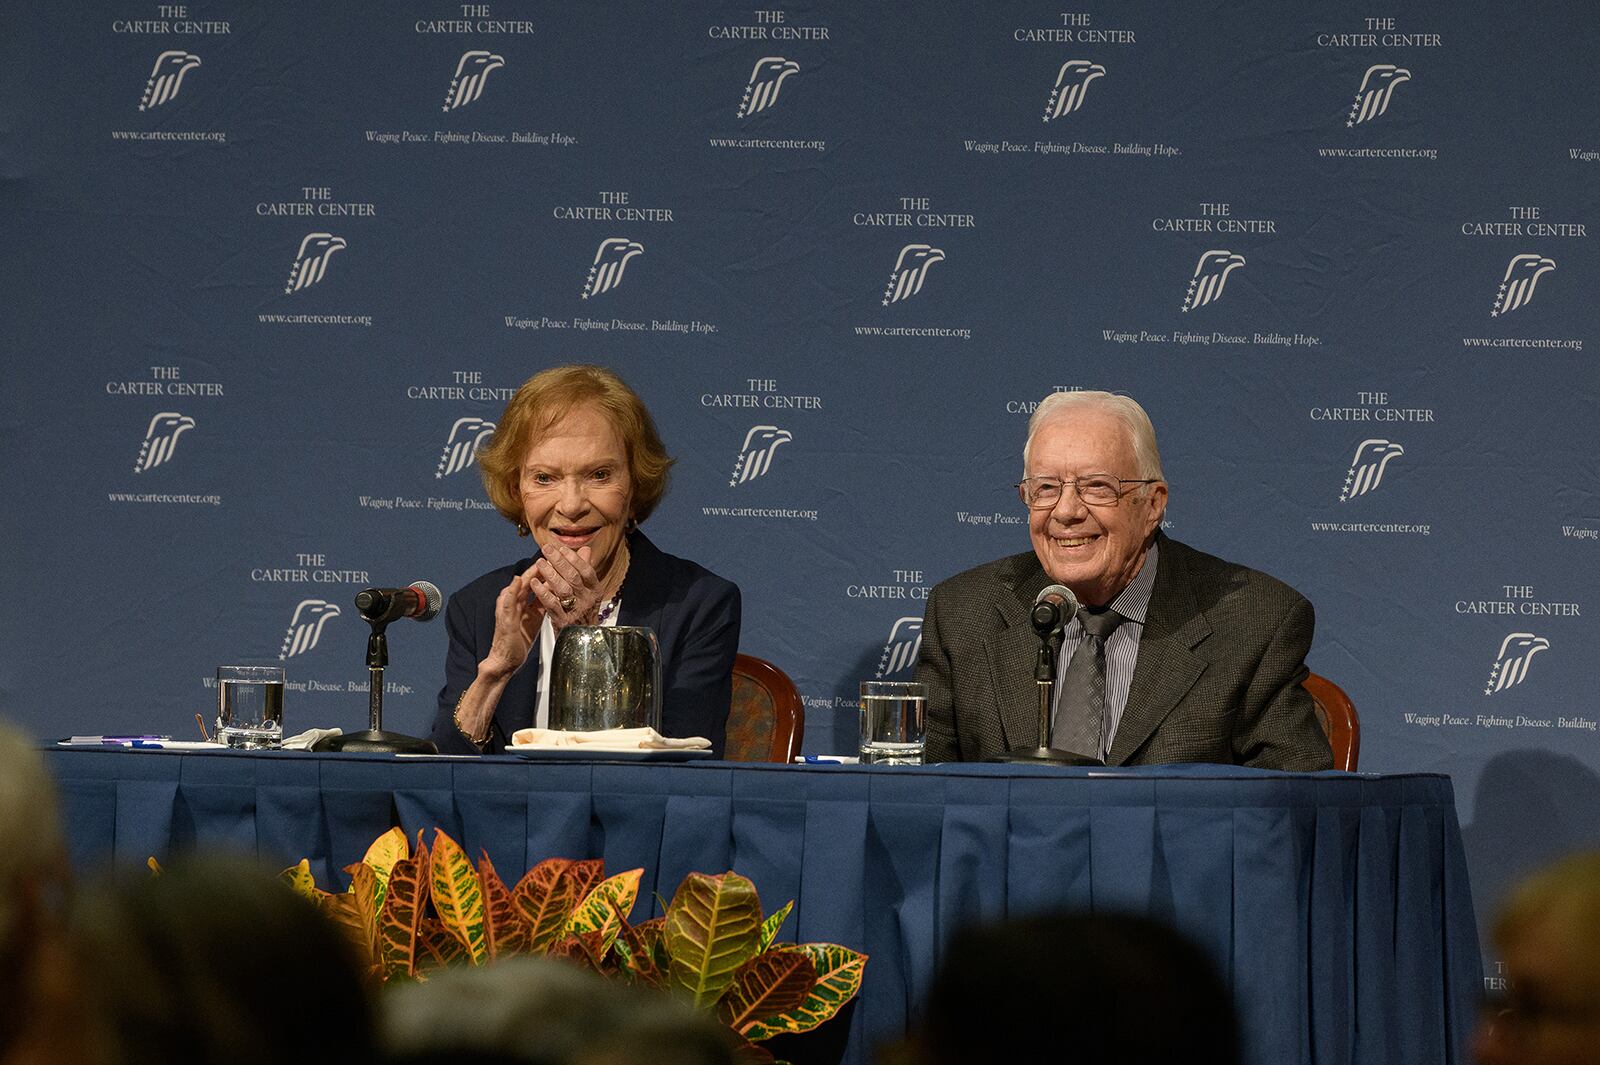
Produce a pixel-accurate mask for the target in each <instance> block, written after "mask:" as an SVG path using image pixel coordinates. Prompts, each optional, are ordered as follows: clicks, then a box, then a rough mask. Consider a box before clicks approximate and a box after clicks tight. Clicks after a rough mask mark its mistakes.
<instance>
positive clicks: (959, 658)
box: [917, 536, 1333, 770]
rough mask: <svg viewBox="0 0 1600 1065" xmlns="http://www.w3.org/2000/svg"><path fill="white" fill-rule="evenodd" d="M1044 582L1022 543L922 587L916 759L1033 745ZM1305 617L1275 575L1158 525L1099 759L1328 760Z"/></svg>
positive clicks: (1307, 765)
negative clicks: (1135, 651)
mask: <svg viewBox="0 0 1600 1065" xmlns="http://www.w3.org/2000/svg"><path fill="white" fill-rule="evenodd" d="M1049 583H1050V579H1049V578H1048V577H1047V576H1046V575H1045V572H1044V569H1043V567H1042V566H1040V565H1039V560H1038V558H1037V557H1036V556H1035V555H1034V554H1033V553H1032V552H1031V551H1030V552H1028V553H1027V554H1022V555H1012V556H1011V557H1009V558H1002V559H1000V560H998V561H996V562H990V563H987V564H985V565H982V566H979V567H977V568H976V569H971V570H968V571H967V572H965V573H960V574H957V575H956V576H954V577H951V578H950V579H949V580H946V581H943V582H941V583H940V584H939V585H938V586H936V587H935V588H934V589H933V591H932V593H931V594H930V595H929V596H928V609H927V614H926V617H925V618H924V620H923V627H922V652H921V656H920V658H919V660H918V663H917V679H918V680H919V681H922V682H923V683H925V684H927V685H928V719H927V760H928V761H929V762H947V761H979V760H981V759H984V758H988V757H990V756H991V755H996V754H1001V753H1003V752H1005V751H1007V750H1010V749H1014V748H1019V747H1033V746H1035V745H1037V743H1038V733H1039V703H1038V695H1037V694H1036V691H1037V689H1036V687H1035V682H1034V679H1033V662H1034V655H1035V652H1036V650H1037V648H1038V646H1039V641H1038V637H1037V636H1035V635H1034V632H1033V628H1032V626H1031V625H1030V624H1029V623H1028V614H1029V611H1030V608H1031V607H1032V606H1033V601H1034V597H1035V596H1036V595H1038V594H1039V592H1040V590H1041V589H1043V588H1044V587H1045V586H1046V585H1047V584H1049ZM1313 624H1314V620H1313V615H1312V610H1311V604H1310V603H1309V602H1308V601H1307V600H1306V599H1305V597H1303V596H1302V595H1300V593H1298V592H1296V591H1295V590H1294V589H1293V588H1290V587H1289V586H1288V585H1286V584H1284V583H1283V582H1281V581H1278V580H1275V579H1274V578H1272V577H1269V576H1267V575H1266V574H1265V573H1260V572H1257V571H1256V570H1253V569H1247V568H1246V567H1244V566H1236V565H1234V564H1233V563H1231V562H1224V561H1223V560H1222V559H1220V558H1217V557H1215V556H1213V555H1208V554H1205V553H1204V552H1201V551H1196V550H1195V549H1194V548H1192V547H1189V546H1187V545H1185V544H1181V543H1179V542H1178V541H1176V540H1171V539H1167V538H1166V537H1165V536H1163V537H1162V539H1161V551H1160V554H1159V556H1158V559H1157V566H1156V578H1155V585H1154V587H1153V588H1152V589H1151V594H1150V608H1149V611H1148V613H1147V614H1146V616H1145V623H1144V632H1143V634H1142V635H1141V636H1140V638H1139V657H1138V660H1137V662H1135V664H1134V669H1133V681H1132V683H1131V684H1130V686H1129V688H1128V703H1127V707H1126V709H1125V710H1124V711H1123V713H1122V720H1121V722H1120V723H1119V724H1118V726H1117V732H1116V735H1115V736H1114V737H1113V738H1112V742H1111V752H1110V754H1109V755H1108V756H1107V758H1106V763H1107V764H1108V765H1158V764H1164V763H1170V762H1217V763H1222V764H1225V765H1227V764H1233V765H1250V766H1260V767H1262V768H1266V769H1301V770H1308V769H1329V768H1332V765H1333V755H1332V752H1331V750H1330V749H1329V747H1328V740H1327V737H1326V736H1325V735H1324V734H1323V732H1322V729H1321V727H1320V726H1319V725H1318V724H1317V719H1316V712H1315V710H1314V709H1313V708H1312V701H1311V696H1310V695H1309V694H1307V692H1306V690H1305V689H1304V688H1302V687H1301V686H1300V682H1301V681H1303V680H1305V678H1306V674H1307V669H1306V664H1305V656H1306V652H1307V651H1308V650H1310V647H1311V633H1312V628H1313Z"/></svg>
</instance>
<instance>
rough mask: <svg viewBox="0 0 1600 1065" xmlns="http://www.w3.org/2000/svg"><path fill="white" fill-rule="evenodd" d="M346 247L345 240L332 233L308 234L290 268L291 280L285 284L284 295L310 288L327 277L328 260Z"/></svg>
mask: <svg viewBox="0 0 1600 1065" xmlns="http://www.w3.org/2000/svg"><path fill="white" fill-rule="evenodd" d="M345 246H346V245H345V241H344V238H343V237H336V236H334V235H333V234H332V233H307V234H306V238H305V239H304V240H302V241H301V242H300V250H299V251H298V252H296V253H295V257H294V265H292V266H290V267H289V280H287V281H285V282H284V283H283V293H284V295H286V296H287V295H288V294H289V293H291V292H298V291H300V290H301V289H303V288H310V287H311V286H312V285H315V284H316V283H317V282H319V281H321V280H322V279H323V278H324V277H326V276H327V273H328V260H329V259H331V258H333V253H334V252H336V251H341V250H342V249H344V248H345Z"/></svg>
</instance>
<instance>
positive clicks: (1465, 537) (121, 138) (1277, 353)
mask: <svg viewBox="0 0 1600 1065" xmlns="http://www.w3.org/2000/svg"><path fill="white" fill-rule="evenodd" d="M1597 45H1600V21H1597V20H1596V19H1595V18H1594V17H1593V12H1592V11H1591V10H1589V8H1588V6H1587V5H1584V4H1577V3H1570V2H1567V0H1544V2H1533V3H1529V4H1524V5H1520V6H1512V7H1507V6H1505V5H1500V4H1488V3H1461V2H1457V0H1448V2H1447V0H1436V2H1425V3H1419V2H1408V3H1405V4H1391V5H1388V6H1385V5H1384V4H1382V3H1377V4H1369V5H1354V4H1342V3H1341V4H1327V3H1315V2H1312V0H1293V2H1289V3H1285V2H1283V0H1253V2H1240V3H1231V4H1171V3H1162V2H1156V0H1149V2H1119V3H1114V4H1098V5H1092V6H1081V5H1065V6H1063V5H1059V4H1047V3H1027V4H1021V3H1008V4H997V3H981V2H977V0H973V2H968V3H950V4H937V5H925V4H911V3H895V2H880V3H872V4H836V5H822V4H799V3H787V2H785V3H776V2H774V3H771V4H763V3H743V4H734V3H706V4H692V5H676V4H659V3H643V2H633V3H628V2H619V3H597V4H555V3H537V4H535V3H514V2H510V0H491V2H490V3H486V4H461V3H456V2H451V0H398V2H386V3H360V4H358V3H333V4H328V3H308V2H284V3H274V4H270V5H262V4H248V3H239V2H236V0H216V2H212V0H206V2H189V3H174V4H158V3H150V2H146V0H95V2H93V3H87V4H74V5H67V6H65V7H63V6H61V5H30V6H27V7H16V6H14V7H13V9H12V10H11V12H10V14H9V15H8V18H7V30H6V33H5V35H4V41H3V43H0V54H3V57H4V63H3V64H0V86H3V87H4V94H3V95H4V99H5V104H4V105H3V115H4V136H3V138H0V164H3V176H0V182H3V183H0V195H3V197H4V200H3V202H4V218H5V234H6V239H5V240H4V241H3V242H0V281H3V290H4V292H5V295H6V299H5V303H6V307H5V311H4V313H3V315H0V336H3V338H4V380H5V388H4V391H3V393H0V440H3V443H4V454H5V456H6V460H5V462H4V463H3V465H0V487H3V493H4V500H5V505H4V510H3V517H0V527H3V529H4V532H5V537H4V547H5V550H4V553H3V558H4V567H5V568H4V578H5V582H6V586H7V587H8V588H10V589H11V593H12V594H13V595H14V596H15V599H14V601H13V606H12V608H11V609H9V610H6V611H4V616H3V621H0V647H3V651H0V695H3V707H0V709H3V712H4V713H6V714H8V715H9V716H12V717H15V718H17V719H20V720H21V721H22V722H23V723H24V724H25V725H26V726H28V727H29V728H31V729H32V730H33V731H34V732H35V733H36V734H37V735H39V736H40V737H55V736H60V735H66V734H69V733H86V732H101V731H113V730H137V731H161V732H173V733H178V734H185V735H187V734H191V733H192V732H193V730H194V724H193V716H194V714H195V713H196V712H197V711H203V712H209V710H210V707H211V706H212V698H211V692H210V690H209V688H208V684H209V680H210V677H211V676H212V674H213V671H214V670H215V668H216V666H217V665H218V664H220V663H224V662H233V661H240V660H248V659H252V658H254V659H267V660H270V661H279V660H281V661H282V662H283V664H284V665H285V666H286V667H287V669H288V674H289V677H290V681H291V691H290V693H289V701H288V708H287V725H288V727H289V729H290V730H291V731H298V730H300V729H302V728H306V727H310V726H313V725H317V726H329V725H338V726H342V727H345V728H347V729H348V728H356V727H362V726H363V725H364V722H365V715H366V694H365V691H364V686H365V677H366V675H365V669H364V665H363V654H364V648H365V640H366V627H365V625H363V624H362V623H361V622H360V620H359V619H358V617H357V616H356V614H355V611H354V608H353V605H352V597H353V596H354V594H355V593H356V591H358V590H359V589H361V588H363V587H365V586H367V585H371V584H378V585H393V584H402V583H406V582H409V581H411V580H414V579H417V578H423V579H429V580H432V581H434V582H435V583H437V584H439V585H440V586H441V587H443V588H444V589H445V590H446V591H447V592H448V591H450V590H452V589H454V588H457V587H459V586H461V585H462V584H464V583H465V582H466V581H468V580H469V579H471V578H472V577H474V576H476V575H477V574H479V573H481V572H484V571H485V570H487V569H490V568H492V567H494V566H497V565H500V564H503V563H506V562H509V561H510V560H512V559H513V558H515V557H517V555H518V553H519V552H520V551H522V550H523V549H524V547H525V546H526V544H527V541H525V540H518V539H517V538H516V537H515V535H514V534H513V532H512V530H511V528H510V527H509V526H508V525H507V524H506V523H505V522H504V521H503V520H502V519H500V518H499V517H498V516H497V515H496V514H495V513H494V512H493V511H492V510H490V509H489V507H488V504H487V502H486V501H485V498H484V495H483V491H482V487H481V484H480V482H479V479H478V469H477V466H476V464H475V462H474V460H473V457H474V452H475V449H476V447H478V446H479V445H480V444H481V443H482V442H483V441H484V440H485V439H486V438H487V437H488V435H489V434H491V433H492V432H493V431H494V423H495V421H496V419H497V418H498V417H499V416H500V412H501V409H502V407H503V404H504V401H505V399H506V398H507V396H508V395H509V394H510V393H511V391H512V390H513V389H514V388H515V387H516V386H517V385H518V384H519V383H520V382H522V381H523V380H524V379H526V378H527V377H528V376H529V375H531V374H532V373H534V372H536V371H538V370H540V369H543V368H545V367H548V366H552V365H557V364H561V363H567V362H574V361H586V362H598V363H602V364H605V365H607V366H610V367H613V368H614V369H616V370H618V371H619V372H620V373H621V374H622V375H623V376H624V377H625V378H626V379H627V380H628V381H629V382H630V383H631V384H633V385H634V387H635V388H636V389H637V390H638V391H639V392H640V393H641V395H643V397H644V398H645V400H646V402H647V403H648V404H649V405H650V407H651V409H652V410H653V412H654V413H655V416H656V418H657V419H658V422H659V424H660V427H661V429H662V432H663V435H664V436H665V438H666V440H667V442H668V445H669V447H670V448H671V449H672V450H673V452H674V453H675V454H676V456H677V458H678V465H677V467H676V469H675V471H674V477H673V482H672V488H671V491H670V492H669V494H668V496H667V499H666V501H665V502H664V504H663V505H662V507H661V509H660V510H659V512H658V513H657V515H656V516H655V517H653V518H652V519H651V520H650V522H649V523H648V525H647V526H646V529H647V531H648V532H649V533H650V535H651V536H652V537H653V538H654V539H655V540H656V542H657V543H658V544H659V545H661V546H662V547H663V548H665V549H666V550H668V551H671V552H673V553H676V554H682V555H686V556H688V557H691V558H694V559H696V560H698V561H700V562H702V563H704V564H706V565H707V566H709V567H710V568H712V569H713V570H715V571H717V572H718V573H721V574H723V575H724V576H726V577H729V578H731V579H733V580H735V581H737V582H738V584H739V585H740V587H741V588H742V589H743V592H744V604H745V624H744V634H743V648H744V649H745V650H746V651H747V652H749V653H752V654H756V655H760V656H763V657H766V658H769V659H771V660H773V661H774V662H776V663H777V664H778V665H780V666H781V667H782V668H783V669H785V670H787V671H788V673H789V674H790V675H791V676H793V677H794V679H795V681H796V683H797V684H798V686H799V688H800V691H801V692H802V694H803V695H804V697H805V702H806V706H807V719H806V746H807V748H808V749H809V750H811V751H836V750H848V749H849V748H850V747H851V745H852V743H853V741H854V729H855V723H854V719H853V713H854V692H855V688H856V685H857V683H858V682H859V681H860V680H861V679H863V678H868V677H874V676H879V675H891V676H898V675H901V674H904V673H907V672H909V669H910V665H911V663H912V661H913V660H914V654H913V653H912V652H913V651H914V649H915V646H916V643H917V640H918V638H919V636H918V634H919V630H920V618H921V612H922V607H923V601H924V599H925V597H926V595H927V592H928V589H929V588H930V587H931V586H932V585H933V584H934V583H936V582H937V581H939V580H940V579H942V578H944V577H946V576H948V575H950V574H952V573H955V572H957V571H959V570H962V569H965V568H967V567H968V566H971V565H974V564H976V563H978V562H980V561H984V560H987V559H990V558H993V557H996V556H999V555H1002V554H1009V553H1012V552H1015V551H1020V550H1026V548H1027V544H1028V541H1027V535H1026V527H1025V512H1024V510H1023V508H1022V507H1021V505H1020V504H1019V503H1018V501H1017V499H1016V496H1015V493H1014V491H1013V490H1012V488H1011V487H1010V486H1011V484H1012V483H1013V482H1014V481H1015V480H1016V479H1017V477H1018V475H1019V467H1020V449H1021V445H1022V441H1023V434H1024V426H1025V424H1026V420H1027V415H1028V413H1029V412H1030V411H1031V410H1032V409H1033V407H1034V406H1035V404H1036V403H1037V402H1038V400H1039V399H1040V397H1042V396H1044V395H1046V394H1048V393H1049V392H1051V391H1052V390H1060V389H1078V388H1106V389H1114V390H1121V391H1126V392H1129V393H1131V394H1132V395H1134V396H1135V397H1137V398H1138V399H1139V400H1140V401H1141V402H1142V403H1143V404H1144V405H1145V406H1146V407H1147V408H1148V409H1149V411H1150V413H1151V415H1152V416H1153V418H1154V419H1155V422H1156V425H1157V427H1158V429H1159V431H1160V433H1161V442H1162V445H1163V450H1164V456H1165V459H1166V467H1167V472H1168V475H1169V478H1170V481H1171V486H1172V504H1171V507H1170V509H1169V512H1168V516H1169V518H1170V529H1169V531H1170V533H1171V534H1172V535H1173V536H1176V537H1178V538H1180V539H1183V540H1185V541H1187V542H1189V543H1191V544H1194V545H1196V546H1198V547H1201V548H1203V549H1206V550H1209V551H1212V552H1215V553H1217V554H1221V555H1223V556H1225V557H1228V558H1232V559H1235V560H1238V561H1243V562H1247V563H1250V564H1252V565H1255V566H1258V567H1259V568H1262V569H1265V570H1267V571H1269V572H1271V573H1273V574H1275V575H1277V576H1280V577H1282V578H1283V579H1285V580H1287V581H1289V582H1290V583H1292V584H1294V585H1295V586H1297V587H1298V588H1299V589H1301V590H1302V591H1303V592H1305V593H1306V595H1308V596H1309V597H1310V598H1311V600H1312V601H1313V602H1314V603H1315V604H1316V606H1317V612H1318V632H1317V642H1316V646H1315V648H1314V651H1313V655H1312V659H1311V665H1312V668H1314V669H1315V670H1317V671H1318V672H1320V673H1323V674H1326V675H1328V676H1330V677H1332V678H1334V679H1335V680H1336V681H1338V682H1339V683H1340V684H1342V685H1343V686H1344V687H1345V688H1346V689H1347V690H1348V691H1349V693H1350V694H1351V696H1352V697H1353V699H1354V701H1355V703H1356V704H1357V706H1358V707H1359V709H1360V711H1361V718H1362V726H1363V747H1362V768H1363V769H1366V770H1374V771H1380V772H1396V771H1404V770H1427V771H1441V772H1448V773H1450V774H1451V775H1452V776H1453V777H1454V778H1455V781H1456V786H1457V794H1458V797H1459V801H1460V809H1461V815H1462V821H1463V824H1464V825H1465V830H1466V836H1467V843H1468V848H1469V854H1470V858H1471V861H1472V873H1473V876H1474V877H1475V882H1476V886H1477V890H1478V902H1479V907H1480V909H1481V910H1483V911H1485V912H1487V911H1488V910H1489V909H1490V908H1492V906H1493V904H1494V902H1495V901H1496V900H1497V899H1498V897H1499V895H1500V894H1501V892H1502V891H1503V890H1504V888H1505V886H1506V885H1507V883H1508V882H1509V881H1510V880H1512V879H1514V878H1515V877H1516V876H1517V875H1519V874H1520V873H1521V872H1523V871H1524V870H1526V869H1527V868H1529V867H1531V866H1532V865H1534V864H1537V863H1539V862H1541V861H1543V860H1545V859H1546V858H1548V857H1550V856H1551V855H1553V854H1555V853H1557V852H1559V851H1562V850H1565V849H1567V848H1569V847H1571V846H1573V845H1576V844H1579V843H1582V842H1588V843H1593V842H1595V841H1596V839H1597V838H1600V829H1597V828H1596V825H1597V824H1600V819H1597V815H1600V775H1597V770H1600V735H1597V732H1596V723H1597V721H1600V705H1597V700H1596V698H1595V696H1594V694H1593V687H1592V683H1591V679H1592V672H1593V669H1594V666H1595V664H1596V660H1597V655H1596V650H1597V630H1596V625H1595V621H1594V616H1595V612H1596V611H1600V578H1597V574H1600V566H1597V565H1596V563H1597V561H1600V498H1597V486H1600V458H1597V449H1596V446H1595V442H1596V428H1597V418H1596V399H1597V393H1600V387H1597V384H1600V382H1597V373H1596V368H1595V367H1596V353H1595V345H1596V344H1600V334H1597V333H1596V326H1597V324H1600V319H1597V313H1596V292H1597V289H1600V256H1597V254H1596V250H1595V243H1594V241H1595V238H1596V236H1597V228H1600V122H1597V114H1600V88H1597V83H1596V81H1595V78H1594V77H1593V73H1594V56H1595V54H1596V52H1597ZM390 643H391V653H392V655H393V663H392V665H391V668H390V670H389V691H388V695H387V711H388V717H387V723H388V724H389V726H390V727H392V728H398V729H401V730H405V731H409V732H413V733H418V732H423V731H425V730H426V728H427V724H428V720H429V717H430V715H431V714H432V712H433V703H434V698H435V694H436V692H437V690H438V688H439V685H440V682H441V671H442V663H443V657H444V633H443V629H442V626H440V625H437V624H436V625H429V626H415V625H409V624H408V625H405V626H396V627H395V628H394V629H393V630H392V631H391V633H390ZM1490 971H1491V973H1492V972H1493V969H1492V968H1491V970H1490Z"/></svg>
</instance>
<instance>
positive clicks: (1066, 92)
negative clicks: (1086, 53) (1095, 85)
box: [1044, 59, 1106, 122]
mask: <svg viewBox="0 0 1600 1065" xmlns="http://www.w3.org/2000/svg"><path fill="white" fill-rule="evenodd" d="M1105 74H1106V68H1105V67H1103V66H1101V65H1100V64H1099V63H1091V62H1090V61H1089V60H1087V59H1069V60H1067V61H1066V62H1065V63H1062V64H1061V70H1060V71H1059V72H1057V74H1056V87H1055V88H1053V89H1051V90H1050V99H1049V100H1048V101H1047V102H1046V103H1045V105H1044V120H1045V121H1046V122H1051V121H1054V120H1055V119H1058V118H1060V117H1062V116H1063V115H1070V114H1072V112H1074V111H1076V110H1078V109H1080V108H1081V107H1083V99H1084V97H1085V96H1086V95H1087V94H1088V92H1089V83H1090V82H1091V81H1093V80H1094V79H1095V78H1103V77H1105Z"/></svg>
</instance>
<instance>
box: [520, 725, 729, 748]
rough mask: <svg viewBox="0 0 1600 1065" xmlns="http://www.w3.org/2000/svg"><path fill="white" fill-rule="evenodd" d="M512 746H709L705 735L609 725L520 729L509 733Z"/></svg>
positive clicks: (709, 742) (709, 743)
mask: <svg viewBox="0 0 1600 1065" xmlns="http://www.w3.org/2000/svg"><path fill="white" fill-rule="evenodd" d="M511 746H513V747H531V748H535V749H538V750H556V749H559V748H571V747H582V748H583V749H584V750H586V751H704V750H709V749H710V747H711V741H710V740H708V739H706V738H705V737H704V736H685V737H682V738H679V737H676V736H663V735H662V734H661V733H659V732H657V731H656V730H655V729H653V728H608V729H599V730H597V731H595V732H563V731H561V730H560V729H553V728H522V729H518V730H517V731H515V732H513V733H512V734H511Z"/></svg>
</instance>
